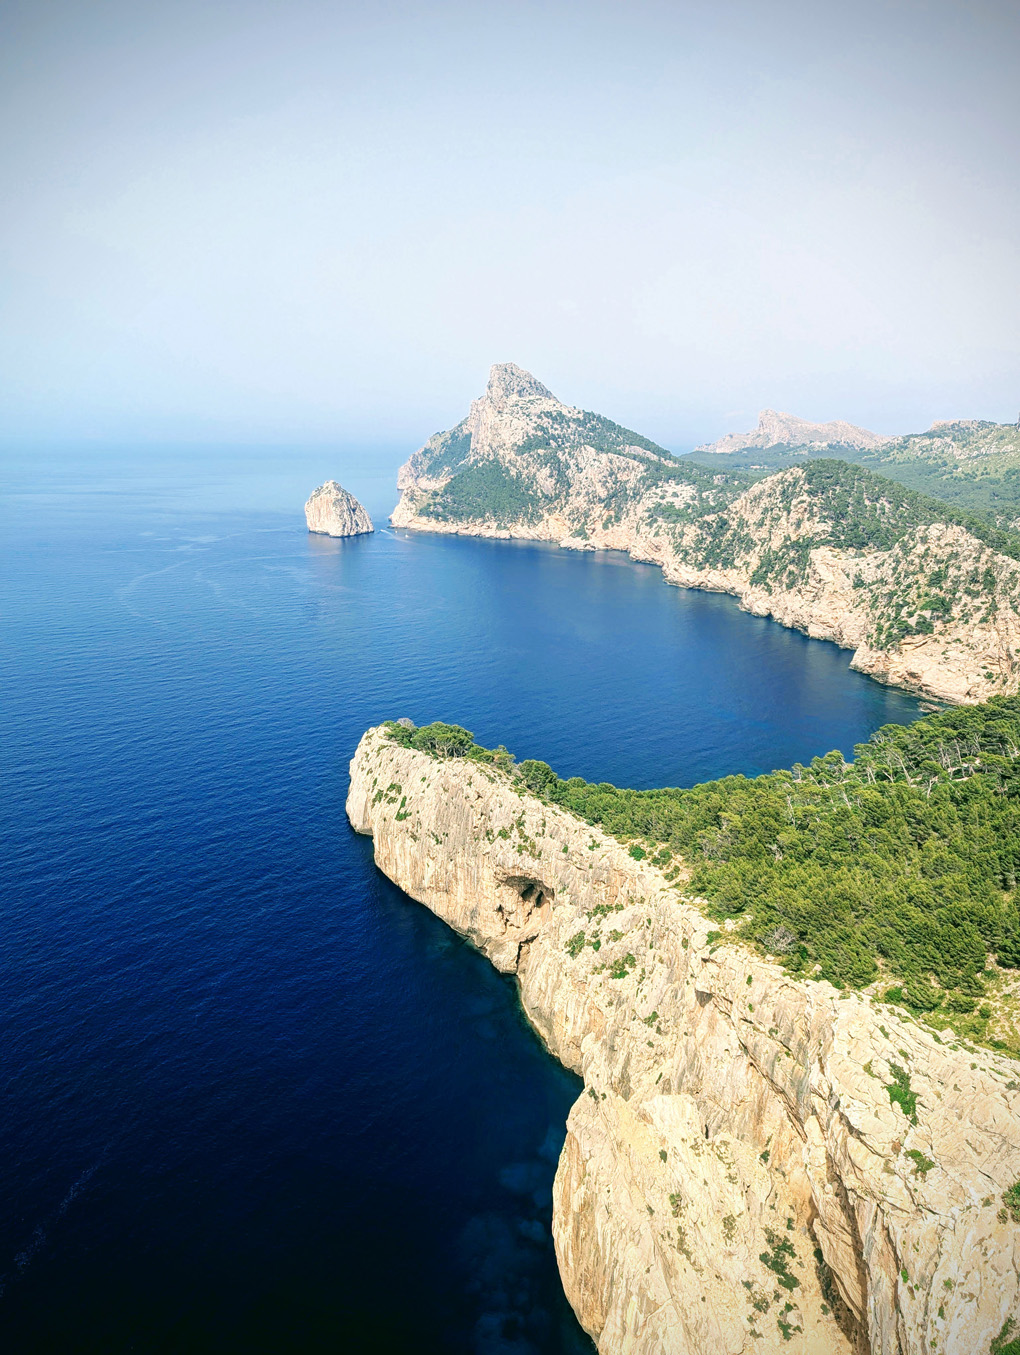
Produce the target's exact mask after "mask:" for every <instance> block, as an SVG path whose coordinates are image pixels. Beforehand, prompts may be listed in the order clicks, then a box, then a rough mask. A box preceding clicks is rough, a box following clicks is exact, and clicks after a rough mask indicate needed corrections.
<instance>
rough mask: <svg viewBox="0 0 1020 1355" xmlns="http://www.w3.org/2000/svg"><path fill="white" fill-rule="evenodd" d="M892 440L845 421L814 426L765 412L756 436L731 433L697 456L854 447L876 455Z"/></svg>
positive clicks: (760, 418)
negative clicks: (769, 450) (754, 449)
mask: <svg viewBox="0 0 1020 1355" xmlns="http://www.w3.org/2000/svg"><path fill="white" fill-rule="evenodd" d="M889 440H890V439H889V438H885V437H882V436H881V435H880V434H878V433H870V432H869V431H868V430H867V429H866V428H858V427H856V426H855V425H854V424H852V423H845V422H844V421H843V420H842V419H834V420H833V421H832V422H831V423H810V422H809V421H808V420H807V419H798V418H797V416H796V415H795V414H780V413H779V412H778V411H777V410H775V409H763V410H762V412H761V413H760V414H759V415H758V427H757V428H756V429H755V430H754V432H753V433H728V434H727V435H726V437H724V438H720V439H719V441H718V442H709V443H705V444H704V445H703V446H701V447H696V448H695V449H694V450H695V451H697V452H742V451H747V450H749V449H751V448H756V447H758V448H765V447H811V448H819V447H854V448H856V449H857V450H858V451H872V450H873V449H874V448H876V447H883V446H885V444H886V443H887V442H889Z"/></svg>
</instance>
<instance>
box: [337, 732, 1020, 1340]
mask: <svg viewBox="0 0 1020 1355" xmlns="http://www.w3.org/2000/svg"><path fill="white" fill-rule="evenodd" d="M347 813H348V816H349V818H350V821H351V823H352V825H353V826H354V828H355V829H356V830H357V831H358V832H361V833H369V834H371V835H372V837H373V839H374V847H375V859H376V863H377V864H378V865H379V867H380V868H381V869H382V870H383V871H384V872H385V874H386V875H388V876H389V878H390V879H392V880H393V881H394V882H395V883H396V884H398V885H399V886H400V887H401V888H402V889H404V890H405V891H406V892H407V893H408V894H410V895H411V896H412V897H413V898H415V899H417V900H418V901H419V902H421V903H423V904H425V905H426V906H427V907H429V908H431V909H432V910H433V911H434V912H435V913H437V914H438V915H439V916H440V917H442V918H444V919H445V920H446V921H447V922H448V923H449V924H450V925H451V926H453V927H454V928H456V930H457V931H458V932H460V933H461V934H462V935H464V936H466V937H468V938H469V939H470V940H471V941H472V942H473V943H474V944H475V945H477V946H478V947H479V948H480V949H481V950H483V951H484V952H485V954H486V955H488V956H489V958H490V959H491V960H492V962H493V963H494V964H495V965H496V966H497V968H499V969H501V970H503V971H504V972H507V973H515V974H516V975H517V978H518V981H519V983H520V990H521V998H522V1001H523V1004H524V1008H525V1011H526V1012H527V1014H528V1016H529V1018H530V1020H531V1021H532V1022H533V1024H534V1026H535V1028H536V1029H537V1030H538V1031H539V1033H540V1034H541V1035H542V1037H543V1039H544V1040H545V1042H546V1043H547V1045H548V1047H549V1049H550V1050H551V1051H552V1053H553V1054H555V1056H556V1057H557V1058H559V1059H560V1060H561V1061H562V1062H563V1063H564V1064H566V1065H567V1066H569V1067H570V1068H572V1069H574V1070H575V1071H577V1072H578V1073H580V1074H581V1075H582V1076H583V1078H584V1082H585V1090H584V1092H583V1093H582V1094H581V1096H580V1097H579V1098H578V1100H577V1102H576V1103H575V1105H574V1107H573V1109H572V1110H571V1112H570V1116H569V1119H568V1124H567V1137H566V1142H565V1144H564V1147H563V1152H562V1154H561V1157H560V1162H559V1168H558V1171H557V1174H556V1180H555V1185H554V1202H553V1203H554V1213H553V1233H554V1240H555V1244H556V1254H557V1258H558V1261H559V1266H560V1272H561V1275H562V1278H563V1284H564V1288H565V1290H566V1293H567V1296H568V1298H569V1299H570V1302H571V1303H572V1305H573V1307H574V1309H575V1311H576V1312H577V1314H578V1317H579V1318H580V1320H581V1322H582V1324H583V1325H584V1327H585V1328H586V1330H587V1331H589V1332H590V1333H591V1335H592V1336H593V1338H594V1339H595V1341H596V1343H597V1345H598V1348H599V1350H600V1351H601V1352H602V1355H624V1353H626V1355H687V1353H688V1352H689V1353H690V1355H738V1352H740V1353H742V1355H743V1353H744V1352H746V1353H747V1355H750V1352H752V1351H754V1352H775V1353H776V1355H778V1352H781V1351H782V1352H785V1353H786V1355H809V1353H810V1355H841V1353H843V1355H850V1353H851V1352H854V1355H857V1353H858V1352H864V1351H870V1352H873V1353H874V1355H986V1352H987V1351H988V1350H989V1347H990V1343H991V1342H992V1340H993V1339H994V1338H996V1337H997V1336H998V1334H999V1333H1000V1332H1001V1331H1002V1329H1003V1326H1004V1324H1005V1323H1006V1321H1007V1319H1010V1318H1013V1319H1017V1318H1018V1317H1020V1278H1018V1272H1020V1225H1017V1224H1016V1223H1014V1222H1012V1220H1011V1218H1010V1216H1009V1214H1008V1211H1006V1210H1004V1209H1003V1201H1002V1195H1003V1192H1004V1191H1005V1190H1007V1189H1008V1188H1009V1187H1010V1186H1012V1184H1013V1183H1014V1182H1015V1181H1016V1180H1017V1179H1018V1178H1020V1091H1018V1083H1017V1080H1016V1079H1017V1068H1016V1066H1015V1064H1013V1063H1012V1062H1011V1061H1010V1060H1008V1059H1005V1058H1002V1057H999V1056H996V1055H994V1054H991V1053H989V1052H988V1051H987V1050H983V1049H980V1050H978V1049H971V1048H970V1047H966V1046H964V1045H962V1044H958V1043H956V1042H953V1043H949V1042H947V1041H943V1040H940V1038H939V1037H938V1036H936V1035H935V1034H934V1033H933V1032H931V1031H929V1030H927V1029H924V1028H922V1027H921V1026H919V1025H918V1024H916V1023H915V1022H913V1021H912V1020H911V1019H910V1018H909V1017H908V1016H907V1015H906V1014H905V1013H903V1012H901V1011H898V1010H897V1009H893V1008H890V1007H883V1006H879V1005H876V1004H874V1003H872V1002H870V1001H869V1000H867V999H865V998H862V997H858V996H855V995H849V996H841V995H840V994H839V993H838V992H837V991H836V990H835V989H833V988H832V987H830V986H829V985H828V984H825V983H815V982H810V981H808V982H804V981H797V980H794V979H793V978H791V977H790V976H789V975H788V974H786V973H785V972H784V971H783V970H782V969H781V968H779V967H778V966H777V965H775V964H773V963H771V962H769V961H768V960H766V959H763V958H762V957H761V956H759V955H757V954H755V953H753V952H751V951H749V950H747V949H746V948H744V947H743V946H740V945H738V944H735V943H732V942H728V941H727V940H726V937H725V934H724V933H720V932H719V931H717V930H716V929H715V927H714V924H713V923H711V922H710V921H709V920H708V919H707V918H706V917H705V916H704V914H703V913H702V912H701V911H699V909H698V907H697V906H696V904H695V903H694V902H691V901H688V900H686V899H685V898H684V897H683V896H682V895H681V894H680V893H679V892H678V890H677V888H676V887H674V886H671V885H669V884H668V883H667V882H666V880H665V879H664V878H663V876H662V875H661V874H660V873H659V872H658V871H657V870H655V869H654V868H652V867H650V866H649V865H648V863H647V861H636V860H634V859H633V858H632V857H631V856H630V855H629V853H628V852H627V850H626V849H625V848H624V847H622V846H621V845H620V844H619V843H617V842H615V841H614V840H612V839H610V838H608V837H606V836H605V835H603V834H602V833H600V832H599V831H598V830H597V829H593V828H591V827H589V826H588V825H587V824H585V823H583V822H581V821H580V820H578V819H576V818H574V817H573V816H572V815H570V814H568V813H566V812H565V811H563V810H561V809H559V808H557V807H553V806H550V805H547V804H544V803H542V802H541V801H540V800H538V799H536V798H535V797H533V796H531V795H530V794H529V793H528V792H527V791H526V790H524V788H523V787H522V786H521V784H520V783H519V782H517V781H515V780H513V779H512V778H510V777H509V776H507V775H506V774H504V773H502V772H500V771H498V770H496V769H495V768H493V767H491V766H486V765H482V764H479V763H474V762H471V761H468V760H465V759H449V760H446V761H439V760H436V759H434V758H431V757H429V756H427V755H426V754H424V753H419V752H415V751H412V750H408V749H404V748H402V747H400V746H398V745H396V744H394V743H393V742H391V741H390V740H389V739H388V738H387V737H386V736H385V733H384V731H383V730H381V729H377V730H370V731H369V732H368V733H367V734H366V735H365V736H364V738H363V739H362V741H361V743H360V744H359V746H358V750H357V752H356V754H355V756H354V759H353V761H352V763H351V786H350V793H349V796H348V800H347ZM596 942H597V943H598V945H597V949H596V945H595V943H596ZM904 1079H905V1080H906V1084H907V1085H908V1086H909V1096H910V1097H912V1098H916V1102H915V1103H914V1105H913V1112H912V1114H911V1113H907V1112H905V1110H904V1108H903V1105H902V1104H901V1103H897V1102H894V1100H893V1098H892V1097H891V1096H890V1093H889V1089H890V1087H895V1086H896V1085H897V1082H898V1081H899V1083H900V1085H902V1084H903V1081H904ZM907 1104H908V1106H909V1105H910V1104H911V1102H910V1100H909V1099H908V1102H907Z"/></svg>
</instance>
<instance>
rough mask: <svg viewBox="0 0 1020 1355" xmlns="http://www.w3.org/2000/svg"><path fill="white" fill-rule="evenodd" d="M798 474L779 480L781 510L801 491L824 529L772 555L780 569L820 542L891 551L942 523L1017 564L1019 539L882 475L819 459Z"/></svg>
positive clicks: (770, 572)
mask: <svg viewBox="0 0 1020 1355" xmlns="http://www.w3.org/2000/svg"><path fill="white" fill-rule="evenodd" d="M801 470H802V472H803V479H802V480H801V479H799V478H797V477H793V478H791V479H789V480H786V481H781V482H780V483H781V484H782V486H783V491H782V499H781V504H782V507H783V508H789V507H790V506H792V504H793V501H794V499H795V498H797V497H799V496H800V495H801V494H803V493H805V492H806V493H807V494H808V495H809V497H810V500H811V508H812V512H813V513H815V514H817V515H818V517H819V518H820V519H821V522H822V524H824V525H823V526H822V529H821V530H820V531H819V532H818V534H817V535H816V536H815V537H810V538H802V539H801V540H798V541H797V542H790V543H789V548H788V549H787V550H784V551H782V552H777V554H778V555H779V556H780V560H779V561H778V564H779V565H781V564H782V558H783V557H786V556H788V554H789V550H792V549H797V550H799V551H801V552H809V551H810V550H811V549H812V548H813V547H814V546H818V545H821V544H823V543H824V544H826V545H829V546H834V547H836V548H837V549H839V550H852V551H857V550H859V551H877V550H881V551H887V550H891V549H892V548H893V546H895V545H897V544H898V543H899V542H900V541H902V540H903V538H904V537H905V536H906V535H907V534H908V533H909V532H912V531H913V530H914V529H915V528H917V527H925V526H929V525H930V524H932V523H942V522H946V523H954V524H955V525H957V526H959V527H963V528H964V529H965V530H966V531H968V532H970V534H971V535H972V536H975V537H977V539H978V540H979V541H983V542H984V543H985V545H986V546H990V547H991V549H992V550H995V551H998V552H999V553H1000V554H1002V555H1009V556H1012V558H1013V559H1014V560H1020V537H1018V536H1017V535H1016V534H1015V533H1013V532H1009V531H1002V530H1000V529H999V528H998V527H996V526H994V525H993V524H991V523H989V522H988V521H987V520H985V519H984V518H981V517H977V516H975V515H974V514H973V513H968V512H965V511H963V510H961V509H958V508H954V507H951V506H948V505H947V504H946V503H944V502H940V501H939V500H937V499H933V498H930V497H929V496H928V495H926V494H919V493H917V492H916V491H915V490H912V489H906V488H904V487H903V486H902V485H899V484H896V483H895V482H894V481H893V480H890V479H888V478H887V477H886V476H885V475H876V474H875V473H874V471H871V470H867V469H865V467H863V466H859V465H851V464H850V463H849V462H846V461H834V460H831V459H828V458H822V457H820V458H818V459H812V460H810V461H807V462H805V463H804V464H803V465H802V466H801ZM776 568H777V565H775V564H774V565H772V566H771V567H769V568H764V560H763V566H761V567H760V569H762V577H761V578H760V579H756V580H754V581H755V582H765V581H767V580H768V579H771V578H773V577H774V576H775V573H776ZM992 582H993V583H994V580H993V581H992Z"/></svg>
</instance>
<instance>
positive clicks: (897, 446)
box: [692, 420, 1020, 527]
mask: <svg viewBox="0 0 1020 1355" xmlns="http://www.w3.org/2000/svg"><path fill="white" fill-rule="evenodd" d="M833 457H838V458H839V459H840V460H841V461H848V462H852V463H854V464H856V465H858V466H865V467H867V468H869V469H870V470H873V471H877V472H878V473H879V474H880V475H883V476H886V477H887V478H888V479H890V480H895V481H897V482H898V483H899V484H901V485H903V486H905V487H906V488H907V489H910V490H914V491H916V492H917V493H919V494H922V495H928V496H930V497H932V498H934V499H938V500H941V501H942V502H943V503H948V504H951V505H952V506H953V507H955V508H958V509H959V510H960V511H961V512H963V513H972V514H975V515H977V516H978V517H981V518H983V519H984V520H985V521H986V522H988V523H990V524H991V525H993V526H998V527H1011V526H1013V525H1014V524H1016V523H1017V522H1018V521H1020V430H1018V429H1017V428H1016V426H1015V425H1013V424H996V423H989V422H987V421H981V420H967V421H965V422H963V423H955V424H942V425H940V426H939V427H938V428H933V429H929V430H928V431H927V432H925V433H911V434H909V435H908V436H906V437H902V438H897V439H896V440H895V441H893V442H890V443H887V444H886V445H885V446H884V447H880V448H876V449H875V450H872V451H862V450H859V449H857V448H854V447H836V446H831V447H827V448H824V449H822V448H812V447H792V446H776V447H768V448H764V449H762V448H756V447H752V448H748V449H747V450H746V451H740V452H723V453H712V452H708V453H705V452H701V453H698V452H696V453H693V455H692V459H693V460H695V462H696V464H698V465H702V466H705V467H712V468H713V469H718V470H721V471H724V472H726V473H729V474H734V473H735V474H741V473H743V474H749V475H752V476H754V478H756V479H762V478H764V477H765V476H767V475H774V474H776V472H777V471H781V470H787V469H788V468H789V467H790V466H803V465H805V464H808V463H810V462H811V461H812V460H814V459H816V458H833Z"/></svg>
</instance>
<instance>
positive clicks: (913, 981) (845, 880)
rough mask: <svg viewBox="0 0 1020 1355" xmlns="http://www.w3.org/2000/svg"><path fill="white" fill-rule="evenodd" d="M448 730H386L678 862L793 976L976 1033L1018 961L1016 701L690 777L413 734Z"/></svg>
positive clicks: (985, 1031) (693, 888)
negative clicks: (520, 785)
mask: <svg viewBox="0 0 1020 1355" xmlns="http://www.w3.org/2000/svg"><path fill="white" fill-rule="evenodd" d="M451 728H452V729H458V728H459V727H458V726H427V727H425V728H424V729H421V730H407V729H398V728H396V727H391V736H392V737H394V738H395V739H397V741H398V742H401V743H404V744H405V745H406V746H408V747H418V748H421V749H422V750H423V751H428V752H432V753H433V755H435V756H467V757H470V758H473V759H476V760H480V761H488V762H491V763H493V764H495V765H497V766H500V767H501V768H502V769H503V770H506V771H509V772H511V773H512V774H513V775H515V776H517V777H519V778H520V779H521V780H522V781H523V782H524V784H525V785H526V786H527V787H528V789H529V790H530V791H532V793H534V794H535V795H537V796H539V797H540V798H542V799H544V800H546V801H548V802H549V803H551V804H556V805H561V806H562V807H563V808H565V809H567V810H569V811H570V812H571V813H573V814H575V815H577V817H579V818H581V819H583V820H585V821H586V822H588V823H591V824H595V825H598V826H599V827H601V828H602V829H603V830H604V831H605V832H607V833H609V834H610V835H612V836H614V837H616V838H617V839H619V840H620V841H622V842H625V843H627V844H632V843H635V842H637V843H640V844H643V849H644V850H646V851H648V852H649V854H652V853H663V855H662V856H661V857H660V859H661V860H664V861H665V860H668V859H669V858H668V857H667V856H666V855H665V854H664V853H669V854H671V855H673V854H675V855H676V856H680V857H682V858H683V860H684V861H685V862H686V863H687V865H688V866H689V867H690V868H691V869H692V871H693V874H692V876H691V879H690V881H689V883H688V884H686V885H685V889H686V890H688V891H689V892H691V893H693V894H697V895H699V896H701V897H702V898H704V899H705V900H706V901H707V904H708V908H709V911H710V913H711V915H712V916H713V917H715V918H718V919H720V920H722V919H733V920H734V921H735V922H736V923H737V927H736V930H735V933H732V934H734V935H736V936H739V937H741V938H742V939H744V940H745V941H748V942H750V943H751V944H753V945H755V946H757V947H758V948H759V949H761V950H763V951H766V952H768V953H771V954H772V955H774V956H775V957H776V958H777V959H779V960H780V961H781V962H782V963H783V964H784V965H785V966H786V967H787V968H788V969H789V970H791V971H792V972H793V973H796V974H801V975H804V976H805V977H820V978H825V979H828V980H829V981H830V982H832V983H834V984H836V985H837V986H839V987H844V988H861V987H865V986H868V985H870V984H872V983H874V982H875V981H876V980H879V981H880V980H884V981H886V982H888V983H889V984H890V985H892V986H890V987H889V988H888V989H886V990H885V991H886V992H887V993H888V996H889V999H890V1000H891V1001H894V1002H897V1003H898V1004H900V1005H902V1006H906V1007H907V1008H908V1009H909V1010H911V1011H913V1012H914V1013H916V1014H918V1015H924V1016H925V1017H926V1019H927V1020H928V1021H929V1022H931V1023H933V1024H935V1025H936V1026H939V1027H951V1028H952V1029H954V1030H956V1031H957V1032H959V1033H961V1034H965V1035H967V1036H969V1037H971V1038H974V1039H979V1040H988V1036H989V1018H990V1016H991V1015H992V1013H991V1010H990V1008H989V1006H988V1005H987V1003H986V1000H985V999H986V998H987V996H988V994H989V990H990V986H991V985H993V984H994V983H995V981H996V978H997V971H996V969H995V967H994V965H992V964H990V961H991V960H993V959H994V960H997V962H998V966H1000V967H1002V968H1009V969H1017V968H1020V900H1018V896H1017V878H1018V875H1020V698H1017V697H996V698H994V699H993V700H991V701H989V702H988V703H986V704H985V705H981V706H970V707H960V708H956V709H953V710H949V711H945V712H943V713H941V714H938V715H933V716H929V717H927V718H926V719H923V720H919V721H917V722H916V723H914V724H912V725H908V726H900V725H886V726H885V727H883V728H882V729H880V730H878V731H877V732H876V733H875V734H874V735H873V736H872V738H871V739H869V740H868V742H867V743H865V744H860V745H858V747H857V748H856V750H855V754H856V756H855V759H854V761H853V762H846V761H844V759H843V757H842V755H841V754H840V753H838V752H833V753H828V754H826V756H825V757H821V758H815V759H813V761H812V762H811V764H810V766H807V767H804V766H800V765H797V766H795V767H794V768H792V769H791V770H789V771H779V772H773V773H770V774H769V775H767V776H761V777H757V778H755V779H753V780H751V779H748V778H746V777H743V776H730V777H724V778H722V779H721V780H718V781H710V782H706V783H704V784H702V785H699V786H694V787H692V788H691V789H664V790H647V791H638V790H626V789H620V788H619V787H617V786H613V785H611V784H610V783H609V782H605V781H603V782H599V783H597V784H595V783H592V782H586V781H584V780H582V779H581V778H580V777H571V778H569V779H567V780H563V779H561V778H560V777H558V776H557V775H556V773H555V772H554V771H553V770H552V768H551V767H549V766H548V765H547V764H546V763H544V762H537V761H526V762H522V763H521V764H520V765H519V766H517V767H514V765H513V760H512V758H511V755H510V754H509V753H507V751H506V750H505V749H498V750H496V751H495V752H490V751H488V750H486V749H482V748H479V747H478V746H477V745H476V744H475V743H474V740H473V738H472V736H471V735H470V734H469V733H468V731H466V730H462V731H460V735H461V739H460V743H459V745H458V746H457V747H456V748H454V747H452V746H451V745H450V744H449V736H448V735H443V736H437V735H435V734H433V733H430V730H436V729H440V730H447V729H451ZM444 739H445V743H444ZM671 868H672V867H671ZM667 873H668V872H667ZM989 1042H990V1043H992V1044H993V1045H995V1044H996V1041H995V1040H994V1039H993V1040H990V1041H989ZM997 1047H1000V1048H1004V1047H1005V1046H1004V1045H1002V1044H1001V1043H999V1044H998V1045H997Z"/></svg>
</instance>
